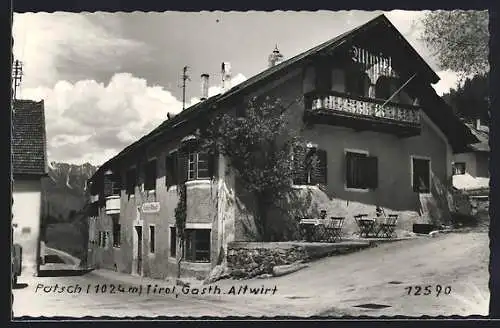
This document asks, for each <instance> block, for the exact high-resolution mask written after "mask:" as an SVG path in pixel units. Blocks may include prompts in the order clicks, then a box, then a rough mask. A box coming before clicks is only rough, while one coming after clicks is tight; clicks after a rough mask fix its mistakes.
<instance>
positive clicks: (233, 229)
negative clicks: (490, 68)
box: [89, 15, 475, 278]
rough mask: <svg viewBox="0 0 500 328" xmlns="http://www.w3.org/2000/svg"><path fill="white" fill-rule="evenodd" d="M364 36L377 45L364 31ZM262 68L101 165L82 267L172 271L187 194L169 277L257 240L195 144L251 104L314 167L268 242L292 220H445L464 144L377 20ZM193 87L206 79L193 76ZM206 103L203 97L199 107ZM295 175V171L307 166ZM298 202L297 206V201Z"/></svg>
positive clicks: (425, 75)
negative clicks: (279, 120)
mask: <svg viewBox="0 0 500 328" xmlns="http://www.w3.org/2000/svg"><path fill="white" fill-rule="evenodd" d="M375 35H376V36H377V37H376V38H375V37H373V36H375ZM276 51H278V50H277V49H275V51H274V52H273V54H272V56H273V57H277V58H278V57H279V58H280V60H278V61H276V60H269V63H270V67H269V68H268V69H267V70H265V71H264V72H262V73H260V74H258V75H256V76H254V77H252V78H250V79H248V80H247V81H245V82H243V83H241V84H240V85H238V86H235V87H233V88H230V89H228V90H225V92H223V93H221V94H219V95H216V96H214V97H210V98H208V99H206V100H204V101H202V102H201V103H198V104H196V105H194V106H192V107H190V108H187V109H186V110H184V111H182V112H181V113H179V114H178V115H177V116H175V117H173V118H171V119H168V120H167V121H165V122H163V123H162V124H161V125H160V126H159V127H158V128H157V129H155V130H154V131H152V132H151V133H150V134H149V135H147V136H145V137H143V138H142V139H140V140H139V141H137V142H136V143H134V144H132V145H130V146H129V147H127V148H125V149H124V150H123V151H122V152H120V153H119V154H118V155H117V156H115V157H114V158H112V159H111V160H109V161H108V162H106V163H104V164H103V165H102V166H101V167H100V169H99V170H98V172H96V174H95V175H94V176H93V178H92V181H91V182H92V194H93V196H92V197H93V201H94V202H93V203H92V204H91V208H92V211H91V213H90V222H89V224H90V229H89V235H90V238H89V251H90V252H89V254H90V255H89V263H92V264H93V265H94V266H95V267H98V268H107V269H114V270H117V271H120V272H127V273H131V274H136V275H145V276H149V277H153V278H164V277H167V276H174V275H176V274H177V259H178V258H179V257H180V256H181V254H179V250H180V248H179V244H178V242H177V235H176V226H175V208H176V207H177V204H178V201H179V192H178V191H179V190H178V188H180V185H181V184H183V185H185V186H186V208H187V209H186V214H187V221H186V232H187V233H186V240H185V245H184V247H183V248H184V254H183V260H182V262H181V276H183V275H190V276H200V277H205V276H206V275H207V274H208V272H209V271H210V269H211V268H213V267H214V266H215V265H217V264H218V263H220V262H222V261H224V257H225V250H226V249H227V245H228V243H229V242H232V241H245V240H258V239H259V237H258V236H257V235H256V229H255V221H254V218H253V216H252V214H251V213H252V210H251V206H252V201H251V199H249V197H248V195H247V193H246V192H245V187H244V185H242V184H241V183H239V182H238V179H237V178H236V177H235V174H234V172H232V171H231V169H230V168H228V165H227V159H225V158H224V157H222V156H220V155H215V156H209V155H208V154H205V153H203V152H199V151H198V150H197V147H196V137H195V135H196V133H195V131H196V130H197V129H198V128H199V127H200V124H202V123H201V122H206V121H208V120H210V118H211V117H213V115H215V114H216V113H220V112H229V113H234V112H236V111H237V108H240V107H241V106H244V104H245V103H247V101H248V100H250V99H253V98H254V97H272V98H279V99H280V100H281V101H282V102H283V103H285V104H288V106H287V108H288V109H287V112H286V117H287V123H288V124H289V127H290V129H295V130H297V131H302V132H301V135H302V137H303V138H304V139H305V140H306V142H307V145H306V146H307V147H308V148H309V151H308V152H307V154H308V155H306V157H305V158H300V159H297V160H300V161H308V156H310V155H311V154H316V155H317V158H318V159H319V165H318V169H315V170H314V171H313V170H307V169H305V170H303V171H301V172H297V174H296V179H295V180H294V181H293V183H294V190H295V191H296V195H297V196H298V197H297V199H299V203H300V204H299V206H298V207H299V209H298V211H297V206H295V205H294V204H292V203H290V204H288V205H289V208H290V210H289V214H287V215H284V216H283V218H279V219H278V216H279V215H278V214H276V213H274V214H272V215H275V216H276V218H277V219H276V224H275V227H274V230H275V238H274V240H283V239H290V238H293V237H292V236H287V235H284V234H283V233H281V234H280V232H282V230H283V227H282V226H281V225H282V224H283V225H286V224H287V222H286V221H287V220H288V221H289V220H293V218H294V216H295V215H296V213H299V212H300V213H308V214H310V215H315V214H317V213H318V212H319V211H320V210H323V209H324V210H326V211H327V213H328V215H329V216H344V217H346V225H345V231H346V233H347V234H350V233H353V232H354V231H355V230H356V228H355V225H354V220H353V216H354V215H356V214H361V213H366V214H369V215H370V214H374V212H375V208H376V207H377V206H379V207H382V208H384V209H385V211H386V212H390V213H398V214H400V218H401V219H400V221H399V228H400V229H406V230H411V226H412V224H414V223H419V222H429V221H431V222H434V223H438V222H446V221H447V220H448V219H449V218H448V216H449V204H448V201H449V195H448V192H447V190H448V188H449V187H450V184H451V177H452V165H451V163H452V156H453V153H454V152H459V151H461V150H462V149H463V148H464V147H465V145H466V144H467V143H470V142H471V141H474V140H475V139H474V137H473V136H472V135H471V134H470V132H469V131H468V130H467V129H466V128H465V126H464V125H463V124H462V123H461V122H460V120H458V118H456V117H455V116H454V114H453V111H452V110H451V108H449V107H448V106H446V104H445V103H444V102H443V101H442V99H441V98H440V97H439V96H437V94H436V93H435V91H434V89H433V88H432V86H431V84H432V83H436V82H437V81H438V79H439V78H438V77H437V75H436V74H435V73H434V72H433V71H432V70H431V69H430V68H429V67H428V66H427V64H426V63H425V62H424V61H423V60H422V59H421V58H420V56H419V55H418V54H417V53H416V52H415V51H414V50H413V49H412V48H411V46H409V44H408V43H407V42H406V41H405V40H404V38H403V37H402V36H401V35H400V34H399V32H398V31H397V30H396V29H395V28H394V26H392V24H391V23H390V22H389V21H388V20H387V19H386V18H385V16H383V15H382V16H379V17H377V18H375V19H373V20H371V21H370V22H368V23H366V24H364V25H362V26H360V27H358V28H356V29H354V30H352V31H350V32H348V33H346V34H343V35H341V36H339V37H336V38H334V39H332V40H330V41H327V42H325V43H323V44H321V45H319V46H317V47H315V48H313V49H310V50H309V51H306V52H304V53H302V54H299V55H297V56H295V57H293V58H291V59H288V60H285V61H282V57H281V56H277V53H276ZM203 81H205V82H206V76H205V77H204V78H203ZM204 98H205V97H204V96H203V95H202V99H204ZM306 167H307V165H306ZM306 199H307V201H305V200H306Z"/></svg>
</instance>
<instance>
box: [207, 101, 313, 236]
mask: <svg viewBox="0 0 500 328" xmlns="http://www.w3.org/2000/svg"><path fill="white" fill-rule="evenodd" d="M295 102H296V101H294V102H293V103H295ZM293 103H292V104H293ZM290 106H291V105H290ZM288 107H289V106H283V104H282V103H281V101H280V100H279V99H278V100H274V101H272V100H271V99H270V98H265V99H264V100H263V101H261V100H259V99H257V98H254V99H252V100H251V101H249V103H248V105H247V106H245V107H244V108H243V110H242V111H241V112H240V113H239V115H231V114H228V113H226V114H221V115H218V116H217V117H215V118H214V119H213V120H212V121H211V123H210V124H209V126H208V127H207V128H206V129H204V130H203V131H202V132H201V137H200V140H202V141H203V143H202V145H201V147H202V148H204V149H205V150H206V151H208V152H217V153H220V154H222V155H223V156H224V157H225V158H226V159H227V161H228V166H229V167H230V168H231V169H232V170H233V172H234V174H235V178H236V179H238V180H239V181H241V183H242V185H243V186H244V188H245V190H246V191H247V192H249V193H250V194H251V195H252V196H253V198H254V200H255V208H254V219H255V226H256V228H257V233H258V235H259V236H260V238H261V239H262V240H263V241H269V240H270V237H271V236H270V231H269V229H268V228H269V218H268V211H269V209H270V208H271V207H272V206H273V205H276V204H277V202H278V201H279V200H283V199H284V197H286V196H287V195H288V194H289V193H290V192H291V191H292V190H293V189H292V180H293V178H294V174H295V172H297V170H300V169H302V167H297V165H299V166H301V165H302V163H303V162H300V163H299V164H295V165H294V160H293V159H294V156H295V157H296V158H297V157H300V158H302V157H304V154H303V153H304V152H305V151H306V149H305V147H301V145H304V144H303V142H302V141H301V138H300V137H299V135H298V133H297V131H295V130H293V129H291V128H290V126H289V125H288V124H287V119H286V116H285V112H286V110H287V108H288ZM295 162H296V163H297V161H295Z"/></svg>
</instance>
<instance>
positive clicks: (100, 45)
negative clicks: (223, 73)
mask: <svg viewBox="0 0 500 328" xmlns="http://www.w3.org/2000/svg"><path fill="white" fill-rule="evenodd" d="M381 13H382V12H375V11H337V12H333V11H317V12H292V11H287V12H278V11H275V12H240V13H239V12H217V11H215V12H197V13H185V12H164V13H142V12H134V13H103V12H98V13H64V12H56V13H23V14H14V23H13V36H14V58H15V59H18V60H21V61H22V62H23V74H24V75H23V80H22V82H21V87H20V89H19V91H18V97H17V98H21V99H32V100H41V99H43V100H44V103H45V116H46V131H47V148H48V149H47V152H48V160H49V161H50V162H53V161H55V162H66V163H74V164H83V163H86V162H88V163H91V164H93V165H101V164H103V163H104V162H105V161H106V160H108V159H110V158H111V157H113V156H114V155H116V154H117V153H118V152H119V151H121V150H122V149H123V148H124V147H126V146H128V145H129V144H131V143H133V142H134V141H136V140H137V139H139V138H140V137H142V136H143V135H145V134H147V133H148V132H150V131H151V130H152V129H154V128H155V127H156V126H158V125H159V124H160V123H161V122H163V121H164V120H165V119H166V117H167V113H168V112H170V113H178V112H179V111H180V110H181V109H182V89H181V88H180V84H181V81H182V80H181V74H182V68H183V67H184V66H186V65H187V66H189V71H188V72H189V75H190V78H191V79H190V81H188V82H187V91H186V103H187V106H189V105H191V104H194V103H196V102H197V101H199V96H200V93H201V87H200V75H201V74H202V73H208V74H209V75H210V88H209V96H210V95H215V94H217V93H219V92H220V89H221V86H220V80H221V78H220V67H221V63H222V62H230V63H231V68H232V83H231V84H232V85H233V86H234V85H236V84H238V83H241V82H243V81H244V80H245V79H247V78H249V77H251V76H253V75H255V74H257V73H259V72H261V71H263V70H264V69H266V67H267V58H268V55H269V54H270V53H271V52H272V50H273V49H274V47H275V46H276V45H277V46H278V48H279V50H280V52H281V53H282V54H283V55H284V56H285V59H287V58H291V57H293V56H295V55H297V54H299V53H301V52H303V51H306V50H308V49H310V48H312V47H314V46H316V45H318V44H320V43H322V42H324V41H327V40H329V39H331V38H333V37H335V36H337V35H339V34H341V33H343V32H345V31H347V30H350V29H352V28H354V27H356V26H358V25H361V24H363V23H365V22H367V21H368V20H370V19H372V18H373V17H375V16H377V15H379V14H381ZM384 14H385V15H386V16H387V18H388V19H389V20H390V21H391V22H392V23H393V24H394V25H395V26H396V28H397V29H398V30H399V31H400V32H401V34H402V35H403V36H404V37H405V38H406V39H407V40H408V41H409V42H410V44H411V45H412V46H413V47H414V48H415V49H416V50H417V52H418V53H419V54H420V55H421V56H422V57H423V58H424V60H425V61H426V62H427V63H428V64H429V65H430V66H431V67H432V68H433V69H434V70H435V71H436V73H437V74H438V75H439V76H440V78H441V80H440V82H439V83H437V84H435V85H434V88H435V89H436V91H437V93H438V94H440V95H441V94H443V93H445V92H447V91H448V90H449V89H450V88H452V87H455V86H456V83H457V81H458V76H457V74H456V73H455V72H452V71H443V70H441V69H440V67H439V66H438V64H437V62H436V59H435V57H434V56H433V54H432V51H431V50H429V49H427V48H426V47H425V45H424V44H423V42H422V41H421V40H419V34H420V31H421V28H420V26H419V24H418V21H419V19H420V18H422V17H423V15H424V14H425V12H422V11H419V12H417V11H399V10H398V11H391V12H384Z"/></svg>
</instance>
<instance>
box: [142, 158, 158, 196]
mask: <svg viewBox="0 0 500 328" xmlns="http://www.w3.org/2000/svg"><path fill="white" fill-rule="evenodd" d="M157 178H158V161H157V159H156V158H154V159H150V160H149V161H147V162H146V163H145V164H144V191H155V190H156V179H157Z"/></svg>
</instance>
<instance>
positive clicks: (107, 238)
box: [104, 231, 111, 249]
mask: <svg viewBox="0 0 500 328" xmlns="http://www.w3.org/2000/svg"><path fill="white" fill-rule="evenodd" d="M105 233H106V235H105V240H104V247H105V248H106V249H108V248H109V244H110V243H109V240H110V238H111V231H106V232H105Z"/></svg>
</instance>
